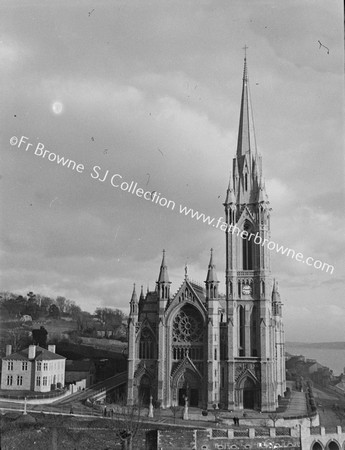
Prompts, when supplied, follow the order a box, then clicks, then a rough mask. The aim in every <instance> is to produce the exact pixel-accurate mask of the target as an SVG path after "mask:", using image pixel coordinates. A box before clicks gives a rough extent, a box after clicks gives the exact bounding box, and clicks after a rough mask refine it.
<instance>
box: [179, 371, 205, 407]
mask: <svg viewBox="0 0 345 450" xmlns="http://www.w3.org/2000/svg"><path fill="white" fill-rule="evenodd" d="M200 387H201V383H200V379H199V377H197V376H196V374H194V373H193V372H192V371H191V370H186V372H185V373H184V374H183V375H182V376H181V378H180V379H179V382H178V385H177V395H178V404H179V406H184V405H185V403H186V401H185V399H186V397H187V398H188V404H189V406H192V407H193V406H194V407H197V406H199V401H200V400H201V392H200Z"/></svg>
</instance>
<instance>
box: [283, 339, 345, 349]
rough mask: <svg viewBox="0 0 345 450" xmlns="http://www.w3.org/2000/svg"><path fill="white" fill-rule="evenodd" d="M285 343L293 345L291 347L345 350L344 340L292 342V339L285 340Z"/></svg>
mask: <svg viewBox="0 0 345 450" xmlns="http://www.w3.org/2000/svg"><path fill="white" fill-rule="evenodd" d="M285 344H286V346H293V347H304V348H319V349H332V350H345V341H344V342H293V341H287V342H286V343H285Z"/></svg>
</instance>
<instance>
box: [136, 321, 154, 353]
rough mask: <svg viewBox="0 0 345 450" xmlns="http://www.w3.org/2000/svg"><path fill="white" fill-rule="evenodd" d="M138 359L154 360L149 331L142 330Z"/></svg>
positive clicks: (152, 342) (152, 344) (152, 339)
mask: <svg viewBox="0 0 345 450" xmlns="http://www.w3.org/2000/svg"><path fill="white" fill-rule="evenodd" d="M139 358H140V359H153V358H154V338H153V336H152V333H151V332H150V330H149V329H147V328H144V329H143V331H142V332H141V336H140V343H139Z"/></svg>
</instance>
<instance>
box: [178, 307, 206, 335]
mask: <svg viewBox="0 0 345 450" xmlns="http://www.w3.org/2000/svg"><path fill="white" fill-rule="evenodd" d="M188 312H190V311H188ZM191 312H192V313H194V315H192V314H186V311H184V310H183V309H182V310H181V311H180V312H179V313H178V314H177V316H176V317H175V320H174V323H173V330H172V337H173V342H200V341H201V342H202V340H203V324H202V320H201V317H200V315H199V314H198V315H197V316H196V315H195V312H196V311H195V310H193V311H191Z"/></svg>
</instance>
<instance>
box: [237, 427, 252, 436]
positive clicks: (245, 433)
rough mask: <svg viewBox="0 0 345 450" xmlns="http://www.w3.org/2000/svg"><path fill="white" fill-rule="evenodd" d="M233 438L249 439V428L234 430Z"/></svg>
mask: <svg viewBox="0 0 345 450" xmlns="http://www.w3.org/2000/svg"><path fill="white" fill-rule="evenodd" d="M234 437H249V428H243V429H240V430H234Z"/></svg>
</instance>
